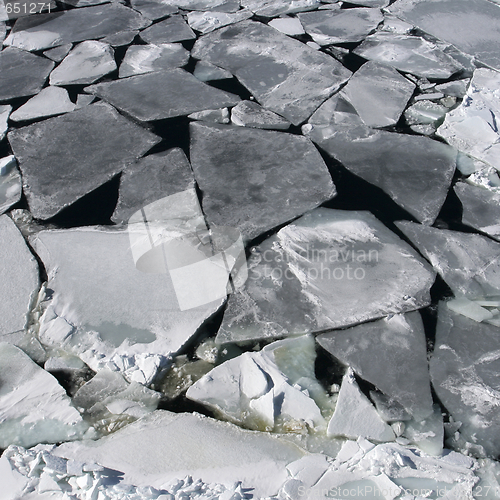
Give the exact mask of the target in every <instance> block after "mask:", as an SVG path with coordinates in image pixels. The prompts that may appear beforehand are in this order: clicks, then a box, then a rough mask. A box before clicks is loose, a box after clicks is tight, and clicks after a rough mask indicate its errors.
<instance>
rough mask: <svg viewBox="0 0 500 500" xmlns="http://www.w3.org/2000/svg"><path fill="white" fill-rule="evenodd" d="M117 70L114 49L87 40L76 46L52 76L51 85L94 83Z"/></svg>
mask: <svg viewBox="0 0 500 500" xmlns="http://www.w3.org/2000/svg"><path fill="white" fill-rule="evenodd" d="M115 69H116V62H115V58H114V51H113V49H112V48H111V47H110V46H109V45H108V44H107V43H102V42H96V41H94V40H87V41H85V42H82V43H80V44H78V45H76V46H75V48H74V49H73V50H71V52H70V53H69V54H68V55H67V56H66V57H65V58H64V59H63V60H62V62H61V64H59V66H57V68H56V69H55V70H54V71H52V73H51V74H50V84H51V85H77V84H78V85H83V84H88V83H93V82H95V81H96V80H99V78H101V77H103V76H104V75H107V74H108V73H111V72H112V71H114V70H115Z"/></svg>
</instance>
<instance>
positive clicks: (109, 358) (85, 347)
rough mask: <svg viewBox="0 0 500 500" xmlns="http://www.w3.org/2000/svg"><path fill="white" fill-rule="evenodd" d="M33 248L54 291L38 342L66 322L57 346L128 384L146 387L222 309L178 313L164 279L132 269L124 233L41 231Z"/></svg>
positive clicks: (214, 306)
mask: <svg viewBox="0 0 500 500" xmlns="http://www.w3.org/2000/svg"><path fill="white" fill-rule="evenodd" d="M32 244H33V246H34V248H35V249H36V251H37V253H38V254H39V255H40V257H41V259H42V260H43V261H44V264H45V266H46V269H47V273H48V275H49V282H48V287H49V288H50V289H51V290H53V291H54V298H53V300H52V303H51V306H50V307H49V308H48V309H47V312H46V313H45V316H44V317H43V318H42V320H41V329H44V330H46V331H47V333H46V334H44V339H48V338H49V337H50V333H51V331H52V328H55V327H56V325H55V321H65V322H66V323H68V324H69V325H70V327H71V328H70V330H69V332H66V337H65V338H64V339H61V340H60V341H59V342H58V344H59V346H60V347H63V348H64V349H65V350H67V351H68V352H72V353H74V354H76V355H78V356H80V357H81V358H82V360H83V361H85V362H86V363H87V364H88V365H89V366H90V367H91V368H92V369H93V370H95V371H98V370H100V369H103V368H110V369H112V370H119V371H120V372H122V373H123V374H124V375H125V376H126V378H127V379H128V380H130V381H133V380H135V381H137V382H140V383H142V384H144V385H148V384H150V383H151V382H152V381H153V379H154V377H155V376H156V374H157V372H158V371H160V370H161V369H162V368H163V367H164V366H165V365H166V362H167V361H168V357H169V355H171V354H172V353H175V352H177V351H178V350H179V349H180V348H181V347H182V346H183V345H184V344H185V343H186V342H187V341H188V340H189V338H190V337H191V336H192V335H194V333H195V332H196V330H197V328H198V327H199V326H200V325H201V324H202V323H203V321H205V320H206V319H207V318H208V317H209V316H210V315H211V314H213V313H214V312H215V311H216V310H217V309H218V307H219V306H220V304H221V303H222V301H221V300H219V301H216V302H212V303H211V304H208V305H205V306H200V307H197V308H194V309H190V310H187V311H181V310H180V309H179V305H178V302H177V297H176V294H175V290H174V287H173V284H172V281H171V279H170V277H169V275H168V274H158V273H155V272H154V270H153V272H142V271H141V270H139V269H138V268H137V267H136V265H135V262H134V258H133V255H132V253H131V248H130V238H129V234H128V231H124V230H117V229H109V228H108V229H104V228H102V229H99V228H80V229H74V230H60V231H59V230H48V231H42V232H40V233H38V234H37V235H36V236H34V237H33V241H32ZM56 269H57V272H55V270H56ZM49 312H50V313H51V314H50V315H49Z"/></svg>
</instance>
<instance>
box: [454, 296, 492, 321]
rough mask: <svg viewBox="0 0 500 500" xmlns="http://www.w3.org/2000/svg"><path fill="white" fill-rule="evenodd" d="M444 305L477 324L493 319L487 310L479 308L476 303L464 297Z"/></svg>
mask: <svg viewBox="0 0 500 500" xmlns="http://www.w3.org/2000/svg"><path fill="white" fill-rule="evenodd" d="M446 305H447V306H448V308H449V309H451V310H452V311H453V312H456V313H459V314H463V315H464V316H467V318H470V319H473V320H474V321H477V322H481V321H485V320H487V319H491V318H493V313H491V312H490V311H488V309H485V308H484V307H481V306H480V305H479V304H478V303H477V302H474V301H472V300H469V299H466V298H465V297H459V298H457V299H452V300H449V301H448V302H447V303H446Z"/></svg>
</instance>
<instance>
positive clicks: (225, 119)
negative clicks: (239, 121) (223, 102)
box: [188, 108, 229, 123]
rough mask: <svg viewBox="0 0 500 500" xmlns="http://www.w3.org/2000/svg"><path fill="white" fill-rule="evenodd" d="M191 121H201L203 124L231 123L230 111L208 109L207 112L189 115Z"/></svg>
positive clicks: (225, 109)
mask: <svg viewBox="0 0 500 500" xmlns="http://www.w3.org/2000/svg"><path fill="white" fill-rule="evenodd" d="M188 118H191V120H199V121H202V122H211V123H229V109H227V108H221V109H207V110H205V111H197V112H196V113H191V114H190V115H188Z"/></svg>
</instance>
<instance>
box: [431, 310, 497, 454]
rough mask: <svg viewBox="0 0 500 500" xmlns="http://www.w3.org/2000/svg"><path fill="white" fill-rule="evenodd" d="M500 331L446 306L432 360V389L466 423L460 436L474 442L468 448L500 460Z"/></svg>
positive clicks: (454, 417)
mask: <svg viewBox="0 0 500 500" xmlns="http://www.w3.org/2000/svg"><path fill="white" fill-rule="evenodd" d="M472 332H473V333H472ZM499 332H500V329H499V328H498V327H496V326H493V325H487V324H484V323H477V322H475V321H474V320H471V319H469V318H466V317H465V316H463V315H461V314H457V313H454V312H452V311H451V310H450V309H449V308H448V307H446V304H444V303H441V304H440V306H439V315H438V324H437V331H436V344H435V348H434V353H433V355H432V357H431V360H430V374H431V380H432V385H433V386H434V390H435V391H436V394H437V395H438V397H439V399H440V400H441V402H442V403H443V405H444V406H445V408H446V409H447V410H448V411H449V412H450V414H451V415H452V417H453V419H454V421H456V422H457V423H458V422H461V425H460V426H459V428H458V432H459V433H460V435H461V436H462V437H463V438H464V439H465V440H466V442H467V443H469V444H468V445H467V444H466V445H465V446H464V448H465V450H466V449H467V448H469V449H470V451H471V452H472V453H473V454H479V455H480V454H482V453H486V455H488V456H491V457H494V458H496V457H497V456H498V449H499V446H500V426H499V414H500V390H499V388H500V384H499V376H498V373H499V370H500V366H499V356H498V352H500V344H499V338H500V337H499ZM465 450H463V451H465Z"/></svg>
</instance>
